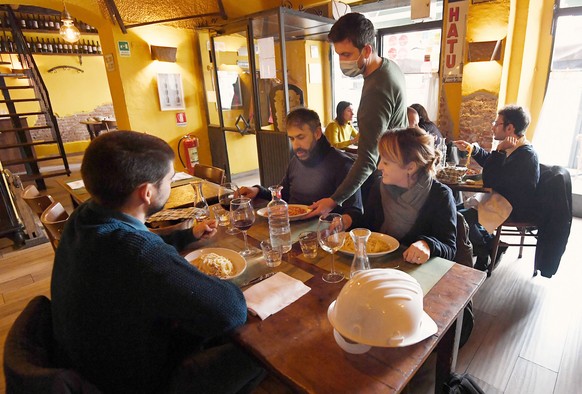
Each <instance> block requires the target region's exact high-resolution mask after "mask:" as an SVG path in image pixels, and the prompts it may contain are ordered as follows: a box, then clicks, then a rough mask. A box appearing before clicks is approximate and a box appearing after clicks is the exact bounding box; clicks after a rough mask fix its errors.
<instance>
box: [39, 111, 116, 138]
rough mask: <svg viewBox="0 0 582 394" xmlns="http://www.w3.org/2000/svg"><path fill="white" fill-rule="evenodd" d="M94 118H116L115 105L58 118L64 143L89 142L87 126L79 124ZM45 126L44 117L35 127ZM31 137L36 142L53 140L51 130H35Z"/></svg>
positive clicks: (40, 118)
mask: <svg viewBox="0 0 582 394" xmlns="http://www.w3.org/2000/svg"><path fill="white" fill-rule="evenodd" d="M94 116H101V117H111V118H114V117H115V114H114V112H113V104H104V105H101V106H99V107H97V108H95V109H94V110H93V111H91V112H81V113H78V114H74V115H71V116H65V117H59V118H57V123H58V125H59V130H60V132H61V138H62V139H63V142H73V141H85V140H89V132H88V131H87V126H86V125H84V124H81V123H79V122H81V121H85V120H87V118H91V117H94ZM44 124H45V121H44V117H39V118H38V119H37V121H36V124H35V126H41V125H44ZM31 136H32V139H33V140H34V141H37V140H44V139H51V136H50V131H49V130H38V131H36V130H33V131H32V132H31Z"/></svg>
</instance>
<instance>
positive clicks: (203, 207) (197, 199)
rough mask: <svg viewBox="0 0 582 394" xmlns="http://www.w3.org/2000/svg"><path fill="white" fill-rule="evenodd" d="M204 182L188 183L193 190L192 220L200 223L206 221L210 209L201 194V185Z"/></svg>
mask: <svg viewBox="0 0 582 394" xmlns="http://www.w3.org/2000/svg"><path fill="white" fill-rule="evenodd" d="M203 182H204V181H194V182H192V183H190V185H192V188H194V218H195V219H196V221H198V222H201V221H203V220H204V219H208V217H209V216H210V209H209V208H208V203H207V202H206V199H205V198H204V194H203V193H202V183H203Z"/></svg>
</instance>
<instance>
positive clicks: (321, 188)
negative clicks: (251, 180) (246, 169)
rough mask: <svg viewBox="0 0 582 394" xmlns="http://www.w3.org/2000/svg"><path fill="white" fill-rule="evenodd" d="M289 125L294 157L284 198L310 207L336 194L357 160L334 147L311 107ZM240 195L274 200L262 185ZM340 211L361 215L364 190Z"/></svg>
mask: <svg viewBox="0 0 582 394" xmlns="http://www.w3.org/2000/svg"><path fill="white" fill-rule="evenodd" d="M285 125H286V129H287V136H288V137H289V140H290V142H291V145H292V146H293V153H294V154H293V157H292V158H291V161H290V162H289V166H288V167H287V171H286V173H285V177H284V178H283V180H282V181H281V186H283V189H282V191H281V198H283V200H285V201H287V202H289V203H291V204H305V205H309V204H310V203H311V202H313V201H316V200H318V199H320V198H322V197H324V196H328V195H330V193H333V192H334V191H335V189H336V188H337V187H338V185H340V184H341V183H342V181H343V180H344V178H345V177H346V175H347V174H348V172H349V171H350V168H351V167H352V164H353V162H354V160H353V159H352V157H351V156H350V155H349V154H348V153H346V152H344V151H341V150H339V149H336V148H334V147H333V146H331V145H330V143H329V142H328V140H327V138H326V137H325V136H324V135H323V131H322V130H321V121H320V120H319V115H317V112H315V111H312V110H310V109H307V108H297V109H294V110H293V111H291V112H289V114H287V117H286V119H285ZM239 192H240V193H241V194H242V195H243V196H245V197H249V198H251V199H254V198H256V197H257V196H258V197H259V198H263V199H266V200H269V199H270V198H271V192H270V191H269V190H268V189H267V188H265V187H263V186H260V185H255V186H253V187H241V189H240V191H239ZM336 212H339V213H346V212H350V214H352V215H355V216H359V215H361V213H362V198H361V194H360V191H359V190H357V191H356V192H355V193H354V194H353V195H352V196H350V197H349V198H348V199H347V200H346V201H345V203H344V204H343V206H342V207H338V208H337V209H336Z"/></svg>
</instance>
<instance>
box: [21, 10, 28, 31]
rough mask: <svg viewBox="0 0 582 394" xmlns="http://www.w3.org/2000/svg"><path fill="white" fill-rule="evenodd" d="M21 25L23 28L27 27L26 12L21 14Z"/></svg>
mask: <svg viewBox="0 0 582 394" xmlns="http://www.w3.org/2000/svg"><path fill="white" fill-rule="evenodd" d="M20 27H21V28H22V29H26V27H27V25H26V16H25V15H24V14H20Z"/></svg>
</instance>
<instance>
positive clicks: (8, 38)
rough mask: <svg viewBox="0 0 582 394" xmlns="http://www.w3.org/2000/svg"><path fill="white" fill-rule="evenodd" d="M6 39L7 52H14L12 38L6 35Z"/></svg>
mask: <svg viewBox="0 0 582 394" xmlns="http://www.w3.org/2000/svg"><path fill="white" fill-rule="evenodd" d="M6 40H7V45H8V52H10V53H12V52H16V51H15V50H14V43H13V42H12V38H10V37H7V38H6Z"/></svg>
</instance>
